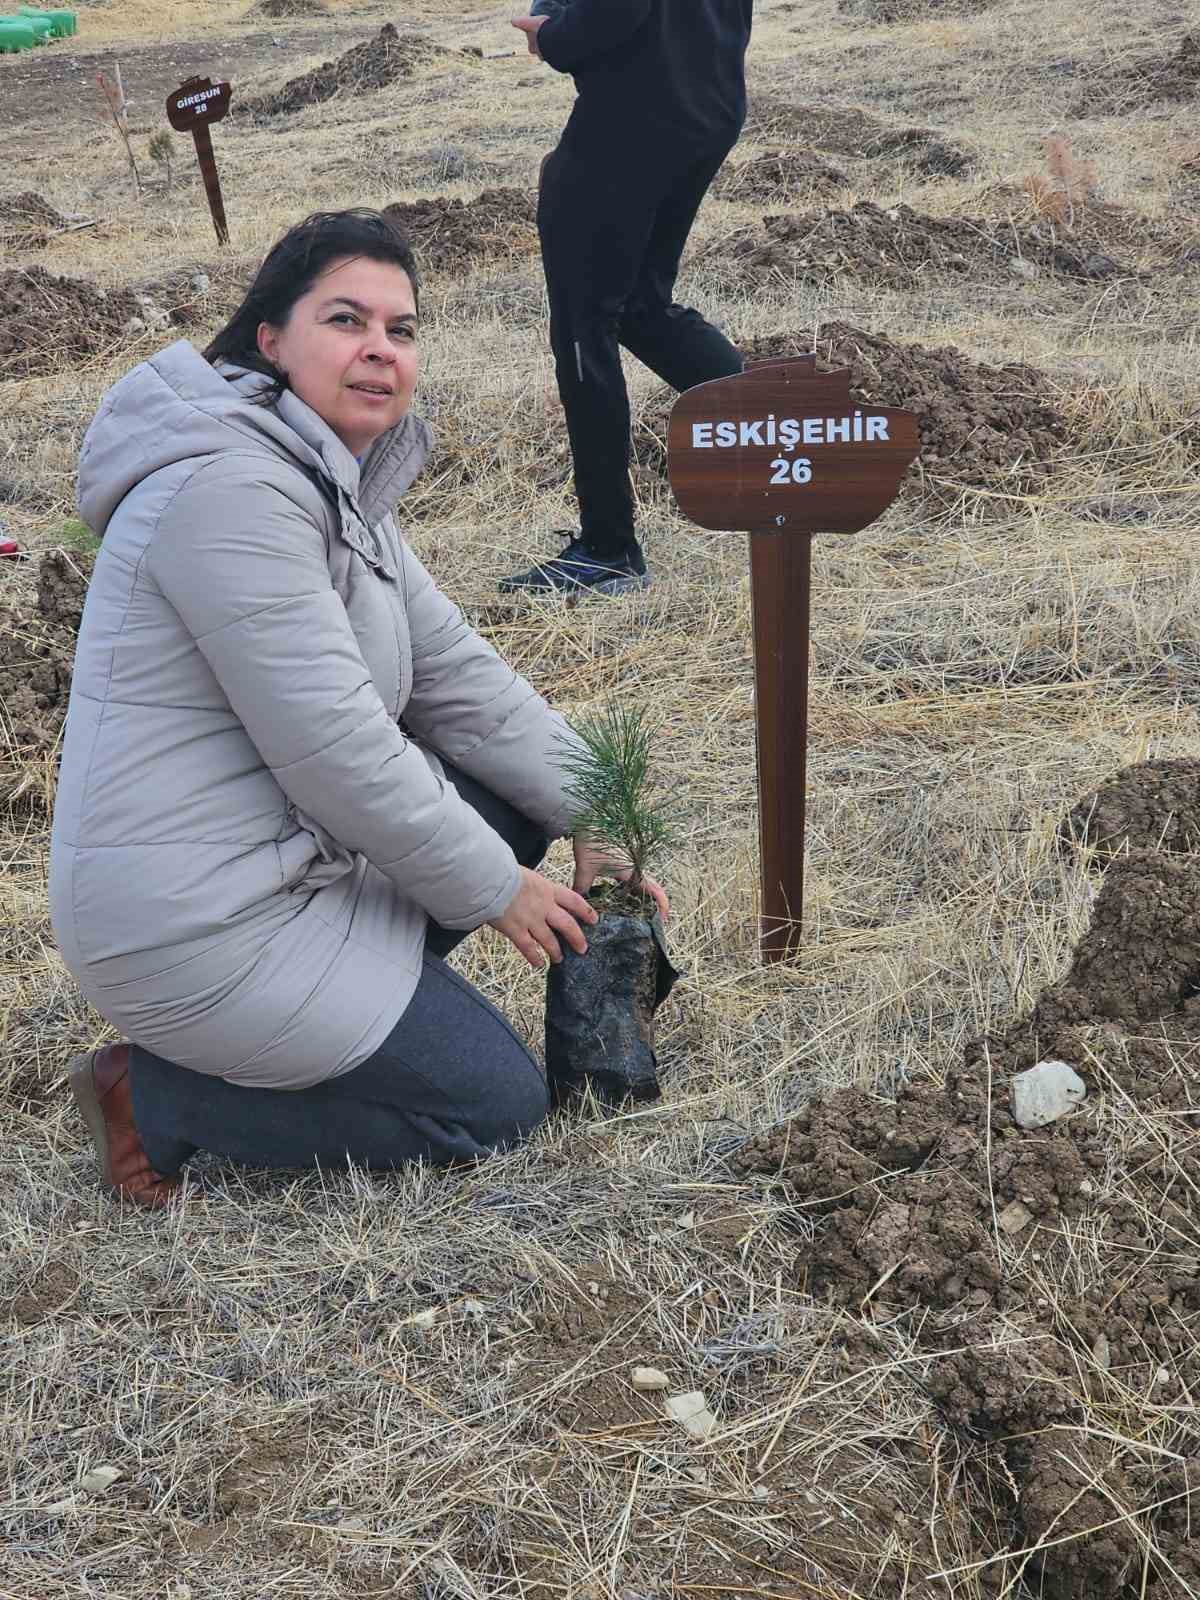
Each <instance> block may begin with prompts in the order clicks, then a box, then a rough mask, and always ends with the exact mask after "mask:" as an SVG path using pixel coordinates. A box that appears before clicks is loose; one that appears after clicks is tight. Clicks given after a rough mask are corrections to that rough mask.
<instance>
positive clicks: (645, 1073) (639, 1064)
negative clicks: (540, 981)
mask: <svg viewBox="0 0 1200 1600" xmlns="http://www.w3.org/2000/svg"><path fill="white" fill-rule="evenodd" d="M586 932H587V941H588V952H587V955H585V956H580V955H576V954H575V952H574V950H571V949H569V948H568V947H567V946H566V945H565V944H564V945H563V958H562V960H561V961H560V962H559V963H558V965H557V966H552V967H551V968H550V975H549V977H548V978H547V980H546V1072H547V1074H548V1076H549V1079H550V1094H551V1099H552V1101H553V1103H554V1104H555V1105H556V1106H557V1105H562V1104H563V1102H564V1101H566V1100H568V1099H570V1098H571V1096H572V1095H574V1094H579V1093H582V1091H583V1090H585V1089H587V1088H589V1087H590V1088H591V1089H592V1091H593V1093H594V1094H595V1095H596V1097H597V1099H599V1100H603V1101H606V1102H607V1103H608V1104H609V1105H617V1104H619V1102H620V1101H622V1100H625V1099H627V1098H632V1099H634V1100H657V1099H658V1097H659V1093H660V1090H659V1087H658V1059H657V1057H656V1056H655V1054H654V1014H655V1012H656V1011H657V1010H658V1008H659V1006H660V1005H661V1004H662V1003H663V1001H664V1000H665V999H666V998H667V996H668V995H669V994H670V992H671V990H672V989H673V988H674V986H675V980H676V978H678V976H679V974H678V972H677V971H676V970H675V968H674V967H673V966H672V965H671V962H670V960H669V959H668V957H667V949H666V945H665V944H664V942H663V930H662V922H661V920H660V918H659V916H658V914H657V912H656V913H655V915H654V916H653V917H635V916H628V915H625V914H623V913H621V912H616V911H602V912H601V913H600V921H599V922H598V923H596V925H595V926H594V927H591V928H588V929H587V930H586Z"/></svg>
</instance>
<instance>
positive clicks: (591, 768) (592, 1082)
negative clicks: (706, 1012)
mask: <svg viewBox="0 0 1200 1600" xmlns="http://www.w3.org/2000/svg"><path fill="white" fill-rule="evenodd" d="M574 731H575V733H576V734H577V735H578V742H574V741H573V742H572V743H571V745H570V746H569V747H567V748H565V749H564V752H563V754H562V756H561V758H560V765H561V767H562V769H563V771H564V773H565V774H566V778H567V797H568V803H569V805H570V807H571V811H572V824H573V826H572V831H573V832H574V834H575V835H576V837H577V838H579V837H582V838H584V839H586V840H587V841H588V843H589V844H591V845H593V846H597V847H599V849H600V850H601V851H603V853H604V854H605V855H606V856H607V857H608V858H609V860H610V861H611V863H612V866H613V871H614V873H615V874H617V875H619V876H620V877H621V878H623V879H625V880H626V881H624V882H622V883H620V884H619V885H617V886H616V887H614V886H612V885H609V884H605V885H603V886H602V887H600V888H597V889H594V890H593V891H592V892H591V893H590V894H589V896H588V898H589V899H590V900H591V902H592V904H593V905H594V906H595V907H596V910H597V911H598V912H599V914H600V920H599V921H598V922H597V923H596V924H595V925H594V926H592V927H589V928H588V929H587V930H586V932H587V941H588V951H587V954H586V955H583V956H581V955H577V954H576V953H575V952H574V951H573V950H571V949H569V948H566V947H564V950H563V959H562V961H561V962H559V963H558V964H557V965H555V966H552V967H551V968H550V974H549V977H548V978H547V981H546V1070H547V1073H548V1075H549V1078H550V1085H551V1091H552V1094H553V1096H554V1099H555V1102H556V1103H559V1104H561V1103H562V1102H563V1101H564V1100H566V1099H569V1098H571V1097H572V1096H575V1095H579V1094H582V1093H584V1092H586V1091H587V1090H589V1089H590V1090H591V1091H592V1092H593V1093H594V1094H595V1095H596V1097H597V1098H598V1099H600V1100H605V1101H608V1102H609V1103H610V1104H614V1103H617V1102H619V1101H621V1100H623V1099H625V1098H626V1097H632V1098H633V1099H635V1100H656V1099H657V1098H658V1095H659V1087H658V1060H657V1057H656V1056H655V1053H654V1014H655V1012H656V1011H657V1010H658V1007H659V1006H660V1005H661V1003H662V1002H663V1000H665V999H666V997H667V995H668V994H669V993H670V992H671V988H672V985H673V984H674V982H675V979H676V978H677V977H678V976H679V974H678V973H677V972H676V971H675V968H674V967H673V966H672V965H671V963H670V961H669V960H668V959H667V953H666V948H665V946H664V943H663V932H662V923H661V919H660V918H659V916H658V911H657V907H656V906H655V903H654V901H653V899H652V898H651V897H650V895H649V894H648V893H647V892H646V891H645V889H644V887H643V885H644V882H645V877H646V872H647V870H648V868H649V867H650V866H651V865H652V864H653V863H654V862H655V859H656V857H657V856H658V855H659V853H660V852H662V851H664V850H665V849H666V848H667V846H668V845H669V844H670V843H671V841H672V840H673V839H674V837H675V833H676V826H675V807H674V805H673V803H672V802H671V801H669V800H668V799H666V798H664V797H662V796H659V795H656V794H655V792H654V789H653V786H652V780H651V773H650V757H651V751H652V749H653V745H654V739H655V734H656V732H657V728H656V727H655V726H653V725H652V724H650V723H649V722H648V721H647V719H646V716H645V713H644V712H643V711H640V710H636V709H632V708H629V707H626V706H621V705H615V704H613V705H609V706H607V707H605V708H604V709H603V710H601V711H599V712H597V713H595V714H593V715H592V716H590V717H585V718H581V719H580V720H579V721H577V722H576V723H575V724H574Z"/></svg>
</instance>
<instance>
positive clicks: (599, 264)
mask: <svg viewBox="0 0 1200 1600" xmlns="http://www.w3.org/2000/svg"><path fill="white" fill-rule="evenodd" d="M663 183H664V179H663V178H662V177H661V175H660V174H659V173H658V172H657V170H656V169H652V168H650V167H649V166H647V167H646V168H645V169H643V170H642V171H630V170H628V169H627V168H624V167H620V166H617V165H615V164H609V163H604V162H601V161H598V160H583V159H581V158H580V157H578V156H576V155H574V154H573V153H572V152H571V151H570V150H569V149H568V148H567V147H566V146H563V145H560V146H559V147H558V149H557V150H555V151H554V152H553V154H552V155H551V156H550V158H549V159H548V161H547V162H546V164H545V168H544V171H543V175H542V187H541V196H540V200H539V204H538V232H539V235H540V237H541V244H542V265H543V269H544V271H545V275H546V289H547V295H548V298H549V302H550V343H551V347H552V349H553V352H554V365H555V373H556V376H557V379H558V392H559V396H560V398H561V400H562V406H563V412H564V415H565V417H566V423H567V434H568V437H569V440H570V445H571V458H572V462H573V464H574V471H575V493H576V497H577V499H578V501H579V517H580V535H579V538H578V539H577V540H573V541H572V543H571V546H570V547H569V548H568V550H567V551H565V552H564V553H563V555H562V556H561V557H559V558H558V559H556V560H553V561H546V562H543V563H541V564H540V565H538V566H536V567H533V568H532V569H531V570H530V571H528V572H524V573H519V574H517V575H516V576H515V577H513V578H508V579H506V580H505V581H504V582H503V583H502V584H501V588H502V589H532V590H538V589H541V590H551V589H561V590H566V591H570V590H572V589H574V590H580V591H581V590H585V589H590V590H593V591H595V592H599V593H604V594H614V593H621V592H623V591H624V590H628V589H637V588H643V587H644V586H645V583H646V581H647V580H646V578H645V562H644V560H643V557H642V553H641V548H640V546H639V545H638V542H637V537H636V534H635V531H634V508H633V491H632V489H631V487H630V482H629V396H628V393H627V391H626V388H625V376H624V373H623V372H622V370H621V351H620V345H619V340H618V329H619V327H620V323H621V319H622V317H623V315H624V312H625V305H626V302H627V300H628V298H629V296H630V294H632V292H633V290H634V287H635V285H636V284H637V282H638V278H639V275H640V273H641V270H642V262H643V258H644V255H645V251H646V246H647V243H648V241H649V239H650V235H651V230H652V228H653V226H654V218H655V215H656V213H657V211H658V208H659V204H660V202H661V192H660V191H661V188H662V185H663Z"/></svg>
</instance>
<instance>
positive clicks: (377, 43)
mask: <svg viewBox="0 0 1200 1600" xmlns="http://www.w3.org/2000/svg"><path fill="white" fill-rule="evenodd" d="M438 53H439V49H438V46H437V45H434V44H431V43H430V42H429V40H428V39H425V38H423V37H422V36H421V35H420V34H400V33H398V32H397V30H396V25H395V23H392V22H385V23H384V25H383V27H382V28H381V29H380V30H379V32H378V33H377V34H376V35H375V37H374V38H373V39H366V40H364V41H363V43H362V44H356V45H355V46H354V47H353V49H350V50H347V51H346V53H345V54H344V55H340V56H338V58H337V60H336V61H325V62H323V63H322V64H321V65H320V66H319V67H314V68H313V70H312V71H311V72H305V73H302V74H301V75H300V77H298V78H291V79H289V80H288V82H287V83H285V84H284V86H283V88H282V89H277V90H275V91H274V92H272V93H270V94H261V95H252V96H251V97H249V98H248V99H245V100H242V101H241V102H240V103H239V102H238V101H236V100H235V102H234V104H233V108H232V109H233V112H234V114H235V115H238V116H242V117H258V118H261V117H281V116H285V115H287V114H288V113H290V112H294V111H303V110H304V109H305V108H306V107H307V106H317V105H320V104H321V103H322V102H323V101H325V100H332V99H333V98H334V97H335V96H338V95H361V94H369V93H371V92H372V91H373V90H376V89H386V88H387V87H388V85H389V84H392V83H396V82H398V81H399V79H401V78H411V77H412V75H413V73H414V72H415V71H416V69H417V67H418V66H420V65H421V64H422V63H423V62H425V61H428V60H430V59H431V58H432V57H433V56H435V55H437V54H438Z"/></svg>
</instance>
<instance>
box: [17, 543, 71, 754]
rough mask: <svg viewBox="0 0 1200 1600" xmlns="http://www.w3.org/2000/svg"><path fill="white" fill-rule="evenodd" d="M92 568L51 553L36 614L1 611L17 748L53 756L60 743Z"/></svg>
mask: <svg viewBox="0 0 1200 1600" xmlns="http://www.w3.org/2000/svg"><path fill="white" fill-rule="evenodd" d="M92 565H93V558H92V557H91V556H86V555H81V554H75V553H73V552H72V553H69V554H68V553H67V552H66V551H62V550H51V551H48V552H47V554H46V555H44V556H43V557H42V559H41V563H40V565H39V568H38V584H37V607H36V611H35V612H34V613H33V614H32V615H29V614H26V613H24V612H22V611H21V610H20V609H19V608H18V607H16V606H12V605H6V606H0V704H2V705H3V706H4V714H5V721H6V724H7V729H8V733H9V737H10V738H11V740H12V742H13V743H14V744H15V745H16V746H17V747H18V748H21V747H23V748H26V749H28V750H31V751H37V750H48V749H51V748H52V747H53V745H54V744H55V742H56V740H57V738H58V734H59V730H60V729H61V727H62V724H63V718H64V717H65V716H66V714H67V697H68V695H69V694H70V690H71V667H72V663H73V661H74V659H75V639H76V636H77V634H78V632H79V621H80V617H81V616H82V614H83V602H84V599H85V597H86V594H87V584H88V579H89V577H90V576H91V571H92Z"/></svg>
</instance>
